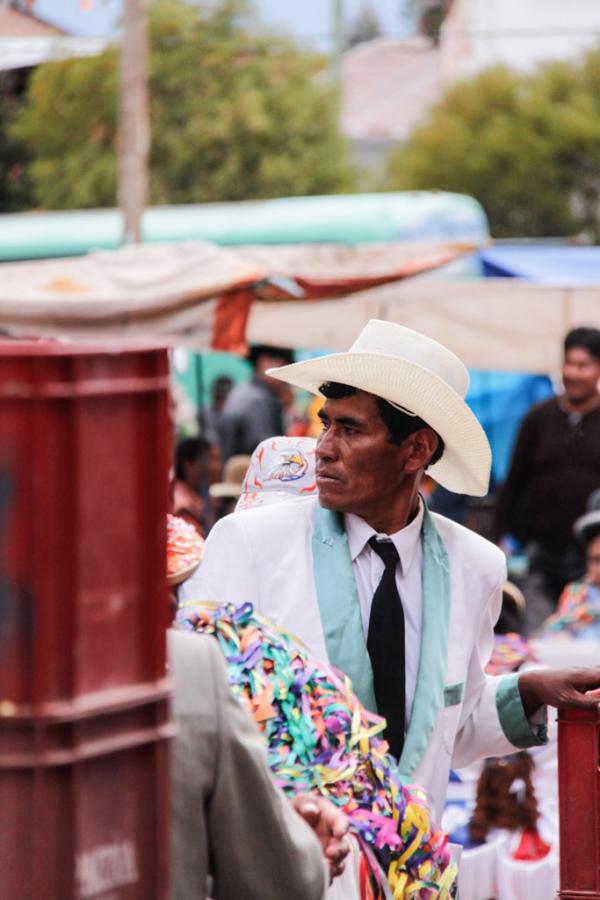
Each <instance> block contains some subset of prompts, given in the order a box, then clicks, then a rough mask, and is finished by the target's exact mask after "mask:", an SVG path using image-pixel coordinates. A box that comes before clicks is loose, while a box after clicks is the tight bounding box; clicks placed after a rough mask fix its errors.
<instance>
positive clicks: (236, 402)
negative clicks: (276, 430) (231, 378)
mask: <svg viewBox="0 0 600 900" xmlns="http://www.w3.org/2000/svg"><path fill="white" fill-rule="evenodd" d="M264 396H265V393H264V390H263V389H262V387H261V385H260V384H257V383H256V382H254V381H245V382H243V383H242V384H237V385H236V386H235V387H234V388H233V389H232V390H231V391H230V393H229V396H228V397H227V400H226V401H225V406H224V407H223V415H224V416H227V415H229V414H231V413H239V412H245V411H246V409H247V406H248V404H249V403H254V402H256V403H258V402H260V401H261V400H263V399H264Z"/></svg>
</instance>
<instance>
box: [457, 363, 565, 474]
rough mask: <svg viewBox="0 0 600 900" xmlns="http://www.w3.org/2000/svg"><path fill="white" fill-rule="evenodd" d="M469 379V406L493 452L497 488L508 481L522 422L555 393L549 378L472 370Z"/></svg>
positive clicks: (493, 468) (493, 467)
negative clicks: (533, 405)
mask: <svg viewBox="0 0 600 900" xmlns="http://www.w3.org/2000/svg"><path fill="white" fill-rule="evenodd" d="M469 375H470V378H471V381H470V385H469V391H468V393H467V403H468V404H469V406H470V407H471V409H472V410H473V412H474V413H475V415H476V416H477V418H478V419H479V421H480V422H481V424H482V426H483V428H484V430H485V433H486V434H487V437H488V440H489V442H490V446H491V448H492V487H493V486H494V485H496V484H498V483H499V482H501V481H503V480H504V478H505V477H506V474H507V472H508V466H509V462H510V456H511V453H512V447H513V443H514V440H515V436H516V433H517V429H518V427H519V424H520V422H521V419H522V418H523V416H524V415H525V413H526V412H527V410H528V409H529V408H530V407H531V406H532V404H534V403H539V402H540V401H541V400H545V399H546V398H547V397H550V396H551V395H552V394H553V393H554V392H553V389H552V383H551V381H550V379H549V378H548V377H546V376H545V375H522V374H520V373H517V372H483V371H479V370H474V369H470V370H469Z"/></svg>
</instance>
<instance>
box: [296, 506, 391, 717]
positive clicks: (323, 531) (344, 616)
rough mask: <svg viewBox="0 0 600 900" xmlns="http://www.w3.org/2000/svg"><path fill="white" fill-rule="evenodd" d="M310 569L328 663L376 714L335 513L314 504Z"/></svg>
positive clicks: (348, 565)
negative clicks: (311, 564)
mask: <svg viewBox="0 0 600 900" xmlns="http://www.w3.org/2000/svg"><path fill="white" fill-rule="evenodd" d="M312 552H313V566H314V577H315V586H316V593H317V599H318V603H319V611H320V614H321V623H322V625H323V634H324V636H325V646H326V648H327V656H328V657H329V662H330V663H331V665H332V666H335V668H336V669H340V670H341V671H342V672H344V673H345V674H346V675H348V677H349V678H351V679H352V686H353V689H354V693H355V694H356V696H357V697H358V699H359V700H360V701H361V703H362V704H363V706H365V707H366V708H367V709H368V710H370V711H371V712H376V711H377V704H376V703H375V694H374V691H373V670H372V668H371V661H370V659H369V653H368V651H367V644H366V641H365V636H364V632H363V627H362V621H361V617H360V603H359V599H358V592H357V590H356V582H355V580H354V573H353V571H352V560H351V559H350V551H349V550H348V539H347V537H346V532H345V531H344V526H343V521H342V518H341V516H340V515H339V513H335V512H333V511H332V510H328V509H323V507H321V506H319V505H317V507H316V512H315V527H314V531H313V537H312Z"/></svg>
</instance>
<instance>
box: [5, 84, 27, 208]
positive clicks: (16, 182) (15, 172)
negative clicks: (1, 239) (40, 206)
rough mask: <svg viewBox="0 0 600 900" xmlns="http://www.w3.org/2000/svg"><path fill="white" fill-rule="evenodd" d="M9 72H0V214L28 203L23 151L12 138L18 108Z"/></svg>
mask: <svg viewBox="0 0 600 900" xmlns="http://www.w3.org/2000/svg"><path fill="white" fill-rule="evenodd" d="M16 82H17V79H16V78H15V77H14V74H13V73H12V72H0V212H15V211H17V210H20V209H23V208H25V207H27V206H29V205H30V203H31V191H30V184H29V179H28V177H27V165H26V157H25V149H24V147H23V146H22V144H21V143H20V142H19V141H18V140H16V139H15V137H14V136H13V134H12V123H13V120H14V117H15V113H16V110H17V108H18V102H19V101H18V87H19V86H18V85H17V83H16Z"/></svg>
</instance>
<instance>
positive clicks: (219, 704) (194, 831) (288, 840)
mask: <svg viewBox="0 0 600 900" xmlns="http://www.w3.org/2000/svg"><path fill="white" fill-rule="evenodd" d="M169 657H170V665H171V670H172V673H173V675H174V678H175V690H176V694H175V703H174V708H175V715H176V719H177V725H178V729H179V731H178V736H177V738H176V740H175V754H174V784H173V806H174V834H173V864H174V873H173V898H174V900H198V898H204V897H205V889H204V885H205V882H206V874H207V869H210V872H211V874H212V875H213V877H214V896H215V897H216V898H218V900H239V898H240V897H244V900H282V898H285V900H321V898H322V897H323V896H324V894H325V890H326V885H327V881H328V874H327V866H326V863H325V860H324V858H323V855H322V852H321V847H320V844H319V842H318V841H317V839H316V837H315V836H314V834H313V832H312V831H311V829H310V828H309V827H308V826H307V825H306V823H305V822H304V821H303V820H302V819H301V817H300V816H298V815H297V814H296V812H295V811H294V810H293V808H292V807H291V806H290V804H289V803H288V801H287V800H286V799H285V798H284V796H283V794H281V793H280V792H279V791H278V790H277V789H276V788H275V786H274V784H273V782H272V780H271V774H270V771H269V768H268V764H267V758H266V751H265V747H264V744H263V739H262V737H261V735H260V733H259V732H258V730H257V729H256V727H255V725H254V723H253V722H252V720H251V719H250V717H249V716H248V714H247V712H246V710H245V709H244V708H243V707H242V705H241V704H240V703H239V702H238V701H237V700H236V699H235V697H234V696H233V695H232V694H231V692H230V690H229V687H228V684H227V678H226V671H225V664H224V660H223V657H222V655H221V652H220V650H219V648H218V646H217V644H216V642H215V641H214V639H212V638H209V637H204V636H201V635H196V634H186V633H183V632H175V631H172V632H170V633H169ZM182 869H183V870H182ZM178 870H179V871H178Z"/></svg>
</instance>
